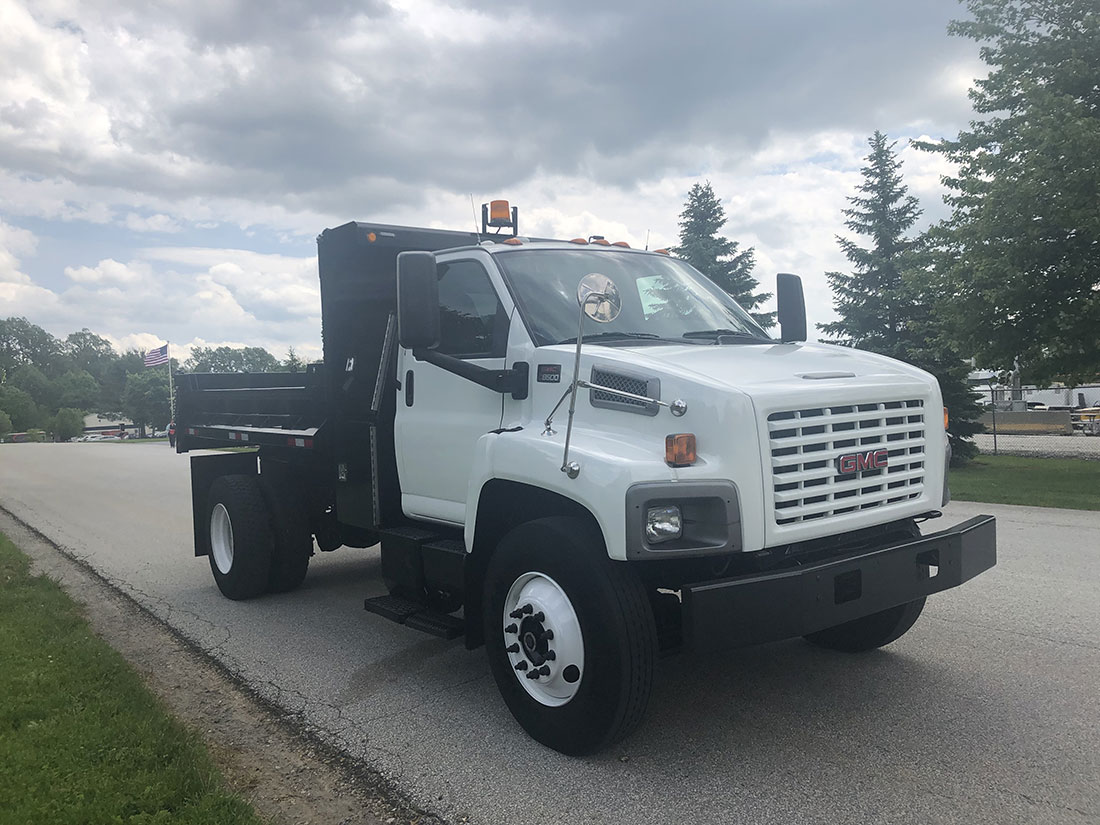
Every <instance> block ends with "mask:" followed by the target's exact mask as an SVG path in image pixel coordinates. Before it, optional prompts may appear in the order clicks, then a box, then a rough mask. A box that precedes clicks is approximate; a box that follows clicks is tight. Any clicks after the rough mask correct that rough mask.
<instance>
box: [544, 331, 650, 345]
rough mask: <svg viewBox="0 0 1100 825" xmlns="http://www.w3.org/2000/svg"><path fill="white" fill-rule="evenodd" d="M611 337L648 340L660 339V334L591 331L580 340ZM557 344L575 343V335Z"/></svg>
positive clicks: (608, 338)
mask: <svg viewBox="0 0 1100 825" xmlns="http://www.w3.org/2000/svg"><path fill="white" fill-rule="evenodd" d="M613 338H621V339H624V340H629V339H632V338H648V339H650V340H657V341H660V340H662V338H661V336H660V335H655V334H654V333H652V332H591V333H589V334H588V335H585V336H584V337H583V338H581V341H582V342H584V341H598V340H611V339H613ZM558 343H559V344H575V343H577V339H576V337H573V338H566V339H565V340H563V341H558Z"/></svg>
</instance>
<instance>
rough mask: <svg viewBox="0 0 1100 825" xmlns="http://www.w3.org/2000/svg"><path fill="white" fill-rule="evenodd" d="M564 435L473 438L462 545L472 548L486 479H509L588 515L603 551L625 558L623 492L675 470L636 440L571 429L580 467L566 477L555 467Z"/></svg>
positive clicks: (512, 434) (559, 461)
mask: <svg viewBox="0 0 1100 825" xmlns="http://www.w3.org/2000/svg"><path fill="white" fill-rule="evenodd" d="M563 439H564V436H563V435H562V434H560V433H559V434H558V435H557V436H551V437H546V436H543V435H541V433H539V432H536V431H534V430H520V431H517V432H501V433H486V434H485V435H483V436H482V437H481V438H480V439H478V442H477V447H476V449H475V453H474V463H473V467H472V470H471V473H470V483H469V487H468V488H467V494H466V521H465V538H466V547H467V548H473V547H474V539H475V531H476V529H477V524H476V522H477V512H478V504H479V501H480V497H481V493H482V490H483V489H484V487H485V484H486V483H487V482H488V481H490V480H492V479H502V480H505V481H515V482H519V483H522V484H528V485H531V486H533V487H538V488H540V489H543V490H548V491H550V492H553V493H556V494H558V495H560V496H563V497H565V498H567V499H570V500H571V501H574V502H576V503H577V504H579V505H580V506H582V507H584V508H585V509H586V510H587V511H588V512H589V513H591V514H592V516H593V518H594V519H595V520H596V523H597V524H598V525H599V528H600V532H601V533H602V534H603V539H604V544H605V546H606V547H607V554H608V556H610V557H611V558H613V559H620V560H625V559H626V557H627V554H626V491H627V489H628V488H629V487H630V486H631V484H633V483H634V482H636V481H660V480H670V479H675V477H676V476H675V471H674V470H673V469H672V468H670V467H669V466H668V465H666V464H665V463H664V460H663V457H655V456H654V455H653V453H652V452H651V451H649V450H643V449H640V448H639V446H638V445H637V444H633V443H631V442H629V441H626V440H622V439H617V438H615V437H614V436H609V435H608V434H607V433H605V432H601V433H598V434H597V433H593V432H587V431H585V430H583V429H580V428H577V427H574V429H573V440H572V441H571V442H570V445H569V460H570V461H576V462H577V463H578V464H580V466H581V472H580V475H578V476H577V477H576V478H569V476H568V475H566V474H565V473H564V472H562V470H561V465H562V453H563V449H564V447H563V444H564V440H563Z"/></svg>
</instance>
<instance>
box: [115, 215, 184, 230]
mask: <svg viewBox="0 0 1100 825" xmlns="http://www.w3.org/2000/svg"><path fill="white" fill-rule="evenodd" d="M126 228H127V229H132V230H133V231H134V232H179V231H180V229H181V227H180V225H179V224H178V223H177V222H176V221H175V219H173V218H170V217H168V216H167V215H160V214H158V215H147V216H144V217H143V216H141V215H138V214H136V213H134V212H131V213H130V214H129V215H127V216H126Z"/></svg>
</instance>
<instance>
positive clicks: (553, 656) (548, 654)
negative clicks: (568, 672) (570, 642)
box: [543, 650, 558, 662]
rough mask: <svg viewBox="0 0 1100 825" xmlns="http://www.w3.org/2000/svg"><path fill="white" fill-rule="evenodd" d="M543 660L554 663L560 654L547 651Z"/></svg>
mask: <svg viewBox="0 0 1100 825" xmlns="http://www.w3.org/2000/svg"><path fill="white" fill-rule="evenodd" d="M543 658H544V659H546V661H548V662H552V661H554V660H555V659H557V658H558V654H557V653H555V652H554V651H552V650H548V651H546V653H544V654H543Z"/></svg>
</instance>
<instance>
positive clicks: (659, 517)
mask: <svg viewBox="0 0 1100 825" xmlns="http://www.w3.org/2000/svg"><path fill="white" fill-rule="evenodd" d="M683 534H684V524H683V518H682V517H681V515H680V508H679V507H674V506H668V507H650V508H649V509H648V510H646V514H645V537H646V540H647V541H648V542H649V543H650V544H657V543H658V542H662V541H670V540H671V539H678V538H680V536H682V535H683Z"/></svg>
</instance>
